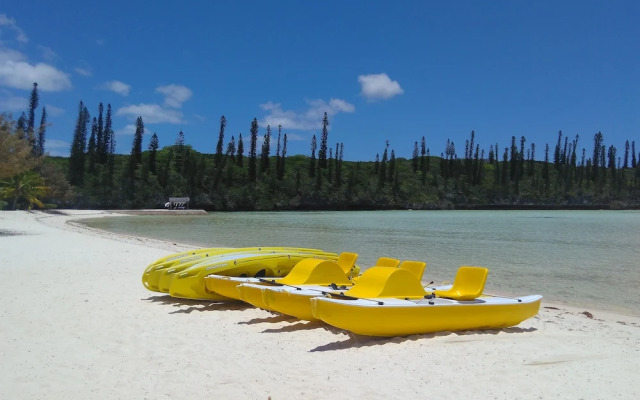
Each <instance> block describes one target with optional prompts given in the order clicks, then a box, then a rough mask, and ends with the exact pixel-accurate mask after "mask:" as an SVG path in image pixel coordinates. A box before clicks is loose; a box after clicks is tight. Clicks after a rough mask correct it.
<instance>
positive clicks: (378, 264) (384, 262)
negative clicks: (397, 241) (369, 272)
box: [373, 257, 400, 268]
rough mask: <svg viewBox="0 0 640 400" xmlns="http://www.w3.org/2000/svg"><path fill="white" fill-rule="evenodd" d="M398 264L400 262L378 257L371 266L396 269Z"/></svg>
mask: <svg viewBox="0 0 640 400" xmlns="http://www.w3.org/2000/svg"><path fill="white" fill-rule="evenodd" d="M399 264H400V260H397V259H395V258H390V257H380V258H378V261H376V263H375V264H374V265H373V266H374V267H393V268H396V267H397V266H398V265H399Z"/></svg>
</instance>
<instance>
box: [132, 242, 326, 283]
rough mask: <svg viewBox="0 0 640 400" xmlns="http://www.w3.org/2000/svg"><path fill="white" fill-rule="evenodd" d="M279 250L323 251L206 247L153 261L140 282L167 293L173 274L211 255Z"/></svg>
mask: <svg viewBox="0 0 640 400" xmlns="http://www.w3.org/2000/svg"><path fill="white" fill-rule="evenodd" d="M279 251H305V252H310V253H323V251H322V250H318V249H307V248H298V247H244V248H226V247H215V248H207V249H196V250H191V251H185V252H180V253H175V254H171V255H168V256H166V257H163V258H160V259H158V260H156V261H154V262H153V263H151V264H150V265H149V266H148V267H147V268H146V269H145V271H144V273H143V274H142V284H143V285H144V287H146V288H147V289H149V290H152V291H156V292H164V293H168V292H169V288H168V283H169V282H170V281H171V278H172V275H173V274H176V273H178V272H181V271H183V270H185V269H187V268H189V267H191V266H193V265H195V264H198V263H200V262H202V261H204V260H205V259H209V258H211V257H225V256H226V255H228V254H235V253H247V252H252V253H255V252H260V253H262V252H267V253H274V252H279ZM161 281H162V283H161Z"/></svg>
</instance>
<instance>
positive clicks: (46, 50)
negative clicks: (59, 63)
mask: <svg viewBox="0 0 640 400" xmlns="http://www.w3.org/2000/svg"><path fill="white" fill-rule="evenodd" d="M38 50H40V53H42V58H44V59H45V60H47V61H49V62H53V61H55V60H56V59H57V58H58V54H57V53H56V52H55V51H53V49H52V48H51V47H47V46H42V45H38Z"/></svg>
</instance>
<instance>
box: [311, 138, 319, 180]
mask: <svg viewBox="0 0 640 400" xmlns="http://www.w3.org/2000/svg"><path fill="white" fill-rule="evenodd" d="M317 145H318V144H317V141H316V135H313V137H312V138H311V158H310V159H309V177H311V178H313V177H314V176H316V147H317Z"/></svg>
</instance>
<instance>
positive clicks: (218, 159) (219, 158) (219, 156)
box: [215, 115, 227, 168]
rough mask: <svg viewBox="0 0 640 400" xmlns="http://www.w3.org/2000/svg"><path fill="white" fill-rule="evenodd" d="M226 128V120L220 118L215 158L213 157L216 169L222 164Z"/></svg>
mask: <svg viewBox="0 0 640 400" xmlns="http://www.w3.org/2000/svg"><path fill="white" fill-rule="evenodd" d="M226 126H227V119H226V118H225V117H224V115H223V116H222V117H220V133H218V144H217V145H216V157H215V166H216V168H218V167H220V164H221V162H222V152H223V150H224V128H225V127H226Z"/></svg>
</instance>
